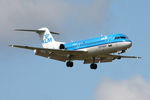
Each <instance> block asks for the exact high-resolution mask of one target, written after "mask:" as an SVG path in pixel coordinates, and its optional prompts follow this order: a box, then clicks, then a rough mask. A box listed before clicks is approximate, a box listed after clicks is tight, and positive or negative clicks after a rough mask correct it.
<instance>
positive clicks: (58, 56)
mask: <svg viewBox="0 0 150 100" xmlns="http://www.w3.org/2000/svg"><path fill="white" fill-rule="evenodd" d="M15 31H27V32H36V33H37V34H38V35H39V36H40V40H41V42H42V46H43V48H39V47H30V46H20V45H9V46H10V47H17V48H23V49H29V50H33V51H34V53H35V55H38V56H42V57H46V58H50V59H54V60H58V61H62V62H66V66H67V67H73V65H74V64H73V61H74V60H83V61H84V64H90V68H91V69H94V70H95V69H97V63H99V62H100V63H104V62H112V61H113V60H115V59H118V60H119V59H121V58H136V59H140V58H141V57H136V56H123V55H121V54H122V53H125V52H126V50H127V49H129V48H130V47H131V46H132V41H131V40H129V38H128V37H127V36H126V35H124V34H110V35H106V36H100V37H97V38H91V39H87V40H81V41H76V42H70V43H65V42H58V41H55V40H54V38H53V36H52V34H55V35H59V33H56V32H52V31H49V29H48V28H45V27H44V28H40V29H37V30H32V29H31V30H30V29H16V30H15ZM115 53H117V54H115Z"/></svg>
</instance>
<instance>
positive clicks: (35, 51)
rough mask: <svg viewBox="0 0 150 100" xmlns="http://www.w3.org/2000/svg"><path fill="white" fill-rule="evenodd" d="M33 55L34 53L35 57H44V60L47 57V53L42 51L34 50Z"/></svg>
mask: <svg viewBox="0 0 150 100" xmlns="http://www.w3.org/2000/svg"><path fill="white" fill-rule="evenodd" d="M34 53H35V55H38V56H42V57H46V58H48V57H49V53H48V52H46V51H44V50H34Z"/></svg>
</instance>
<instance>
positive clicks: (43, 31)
mask: <svg viewBox="0 0 150 100" xmlns="http://www.w3.org/2000/svg"><path fill="white" fill-rule="evenodd" d="M15 31H28V32H36V33H38V34H39V36H40V40H41V42H42V46H43V48H49V49H59V46H60V45H61V44H64V43H63V42H57V41H55V40H54V38H53V36H52V34H56V35H59V33H56V32H52V31H49V29H48V28H40V29H38V30H29V29H15Z"/></svg>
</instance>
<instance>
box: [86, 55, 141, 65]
mask: <svg viewBox="0 0 150 100" xmlns="http://www.w3.org/2000/svg"><path fill="white" fill-rule="evenodd" d="M121 58H136V59H140V58H141V57H136V56H122V55H113V54H106V55H99V56H97V57H96V59H95V63H99V62H101V63H105V62H112V61H113V60H115V59H121ZM90 63H93V59H91V58H87V59H84V64H90Z"/></svg>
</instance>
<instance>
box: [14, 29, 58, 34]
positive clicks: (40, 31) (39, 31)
mask: <svg viewBox="0 0 150 100" xmlns="http://www.w3.org/2000/svg"><path fill="white" fill-rule="evenodd" d="M14 31H27V32H36V33H43V32H45V30H30V29H15V30H14ZM50 33H51V34H56V35H59V34H60V33H57V32H52V31H51V32H50Z"/></svg>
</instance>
